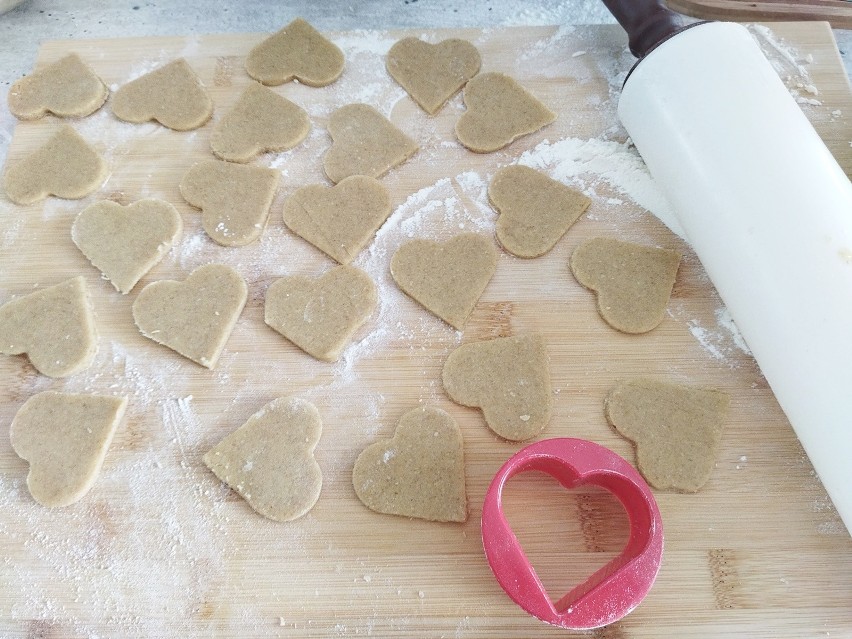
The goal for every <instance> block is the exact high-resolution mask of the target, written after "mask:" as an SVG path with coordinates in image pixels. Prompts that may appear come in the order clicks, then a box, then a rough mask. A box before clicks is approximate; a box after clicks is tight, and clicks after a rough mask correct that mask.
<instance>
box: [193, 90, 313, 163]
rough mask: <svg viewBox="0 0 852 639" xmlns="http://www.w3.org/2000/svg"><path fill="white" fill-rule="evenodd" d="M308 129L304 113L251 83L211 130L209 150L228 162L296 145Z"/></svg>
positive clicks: (249, 158)
mask: <svg viewBox="0 0 852 639" xmlns="http://www.w3.org/2000/svg"><path fill="white" fill-rule="evenodd" d="M310 130H311V121H310V120H309V119H308V114H307V113H306V112H305V110H304V109H302V108H301V107H300V106H299V105H297V104H294V103H293V102H290V100H288V99H287V98H285V97H283V96H280V95H278V94H277V93H275V91H273V90H272V89H267V88H266V87H264V86H262V85H260V84H257V83H256V82H252V83H251V84H250V85H249V86H248V87H247V88H246V90H245V91H243V94H242V95H241V96H240V98H239V99H238V100H237V102H236V104H234V106H233V107H231V110H230V111H228V112H227V113H226V114H225V115H224V116H223V117H222V119H221V120H219V122H218V123H217V124H216V126H215V127H213V134H212V135H211V136H210V148H211V149H212V150H213V153H214V154H215V155H216V156H217V157H220V158H222V159H223V160H228V161H229V162H248V161H249V160H251V159H252V158H254V157H255V156H257V155H260V154H261V153H264V152H266V151H283V150H284V149H289V148H291V147H294V146H296V145H297V144H298V143H299V142H301V141H302V140H304V139H305V136H307V135H308V131H310Z"/></svg>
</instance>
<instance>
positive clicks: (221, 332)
mask: <svg viewBox="0 0 852 639" xmlns="http://www.w3.org/2000/svg"><path fill="white" fill-rule="evenodd" d="M247 298H248V287H247V286H246V283H245V280H244V279H243V278H242V277H240V274H239V273H237V272H236V271H234V270H233V269H232V268H230V267H229V266H225V265H223V264H208V265H207V266H201V267H199V268H197V269H195V270H194V271H193V272H192V273H190V274H189V277H187V278H186V280H184V281H183V282H176V281H174V280H160V281H159V282H152V283H151V284H148V286H146V287H145V288H143V289H142V291H141V292H140V293H139V296H138V297H137V298H136V301H135V302H133V320H134V321H135V322H136V326H138V327H139V330H140V331H141V333H142V334H143V335H144V336H145V337H147V338H149V339H152V340H154V341H155V342H157V343H158V344H162V345H163V346H168V347H169V348H170V349H172V350H173V351H176V352H178V353H180V354H181V355H183V356H184V357H186V358H187V359H191V360H192V361H193V362H195V363H197V364H201V365H202V366H204V367H206V368H210V369H212V368H213V367H215V366H216V362H217V361H218V360H219V355H221V353H222V350H223V349H224V348H225V342H227V341H228V337H229V336H230V335H231V331H232V330H233V329H234V325H235V324H236V323H237V319H238V318H239V316H240V313H241V312H242V310H243V307H244V306H245V304H246V299H247Z"/></svg>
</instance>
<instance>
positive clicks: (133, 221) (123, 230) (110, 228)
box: [71, 200, 183, 294]
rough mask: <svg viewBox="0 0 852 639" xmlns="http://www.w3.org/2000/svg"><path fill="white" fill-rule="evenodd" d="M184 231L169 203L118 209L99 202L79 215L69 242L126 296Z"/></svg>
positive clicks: (146, 202)
mask: <svg viewBox="0 0 852 639" xmlns="http://www.w3.org/2000/svg"><path fill="white" fill-rule="evenodd" d="M182 230H183V220H182V219H181V217H180V213H178V212H177V210H176V209H175V207H173V206H172V205H171V204H169V203H168V202H163V201H162V200H139V201H138V202H134V203H133V204H131V205H129V206H121V205H120V204H117V203H116V202H113V201H111V200H102V201H100V202H95V203H94V204H92V205H90V206H87V207H86V208H85V209H83V210H82V211H80V214H79V215H78V216H77V219H75V220H74V224H73V226H72V227H71V239H72V240H74V244H76V245H77V248H79V249H80V250H81V251H82V252H83V255H85V256H86V257H87V258H89V261H90V262H91V263H92V265H93V266H94V267H95V268H97V269H99V270H100V271H101V272H102V273H103V274H104V275H105V276H106V277H107V279H109V281H110V282H112V285H113V286H114V287H115V289H116V290H117V291H120V292H121V293H124V294H127V293H129V292H130V290H131V289H132V288H133V287H134V286H136V282H138V281H139V280H140V279H141V278H142V276H143V275H145V273H147V272H148V271H150V270H151V269H152V268H153V267H154V265H155V264H156V263H157V262H159V261H160V260H161V259H163V256H164V255H165V254H166V253H168V251H169V249H170V248H171V247H172V245H174V243H175V242H176V241H177V239H178V237H179V236H180V234H181V231H182Z"/></svg>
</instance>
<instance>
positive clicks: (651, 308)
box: [571, 237, 680, 333]
mask: <svg viewBox="0 0 852 639" xmlns="http://www.w3.org/2000/svg"><path fill="white" fill-rule="evenodd" d="M679 264H680V253H678V252H677V251H671V250H668V249H660V248H654V247H651V246H642V245H641V244H631V243H630V242H621V241H619V240H613V239H610V238H604V237H596V238H592V239H591V240H588V241H586V242H584V243H583V244H581V245H580V246H578V247H577V248H576V249H574V253H573V254H572V255H571V271H572V272H573V273H574V277H576V278H577V281H578V282H580V284H582V285H583V286H585V287H586V288H589V289H591V290H593V291H595V293H597V296H598V311H599V312H600V314H601V317H603V318H604V320H606V322H607V324H609V325H610V326H612V327H613V328H617V329H618V330H620V331H622V332H624V333H647V332H648V331H650V330H651V329H653V328H655V327H656V326H657V325H658V324H659V323H660V322H662V321H663V317H664V316H665V314H666V304H668V301H669V297H670V296H671V294H672V288H673V287H674V283H675V277H677V269H678V265H679Z"/></svg>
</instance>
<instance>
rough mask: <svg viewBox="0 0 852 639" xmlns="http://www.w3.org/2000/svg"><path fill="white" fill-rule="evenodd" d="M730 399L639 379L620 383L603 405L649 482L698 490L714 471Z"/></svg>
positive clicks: (684, 387) (674, 385)
mask: <svg viewBox="0 0 852 639" xmlns="http://www.w3.org/2000/svg"><path fill="white" fill-rule="evenodd" d="M729 404H730V398H729V397H728V395H726V394H725V393H722V392H719V391H715V390H707V389H702V388H691V387H689V386H681V385H679V384H666V383H663V382H657V381H653V380H650V379H639V380H635V381H630V382H621V383H620V384H618V385H617V386H616V387H615V388H614V389H613V390H612V391H610V393H609V395H607V398H606V402H605V407H606V417H607V420H609V423H610V424H612V425H613V426H614V427H615V429H616V430H617V431H618V432H619V433H621V434H622V435H623V436H624V437H626V438H627V439H629V440H631V441H632V442H633V443H634V444H635V446H636V458H637V462H638V466H639V470H640V471H641V472H642V475H643V476H644V477H645V479H647V480H648V483H650V484H651V485H652V486H654V488H659V489H662V490H665V489H671V490H676V491H681V492H690V493H694V492H696V491H697V490H699V489H700V488H701V487H702V486H703V485H704V484H706V483H707V480H708V479H710V475H711V473H712V472H713V467H714V466H715V464H716V457H717V456H718V454H719V445H720V443H721V440H722V430H723V427H724V421H725V418H726V416H727V413H728V406H729Z"/></svg>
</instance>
